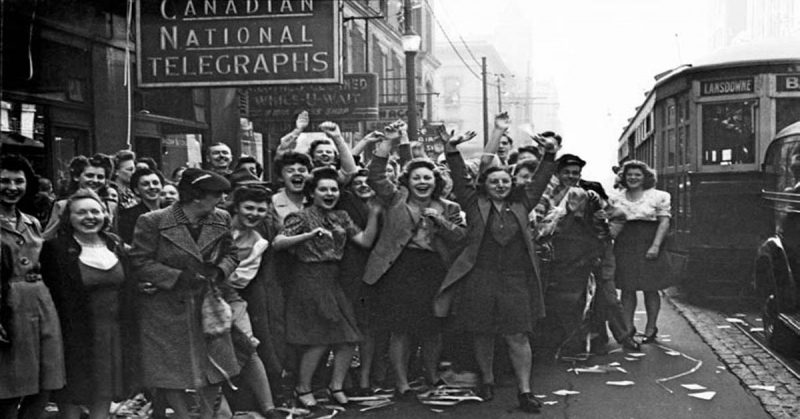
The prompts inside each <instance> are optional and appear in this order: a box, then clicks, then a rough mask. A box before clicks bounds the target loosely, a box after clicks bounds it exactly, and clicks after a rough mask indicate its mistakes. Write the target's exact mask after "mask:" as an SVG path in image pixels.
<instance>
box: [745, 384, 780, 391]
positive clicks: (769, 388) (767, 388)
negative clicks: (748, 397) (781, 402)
mask: <svg viewBox="0 0 800 419" xmlns="http://www.w3.org/2000/svg"><path fill="white" fill-rule="evenodd" d="M750 388H752V389H753V390H766V391H775V386H762V385H758V384H756V385H752V386H750Z"/></svg>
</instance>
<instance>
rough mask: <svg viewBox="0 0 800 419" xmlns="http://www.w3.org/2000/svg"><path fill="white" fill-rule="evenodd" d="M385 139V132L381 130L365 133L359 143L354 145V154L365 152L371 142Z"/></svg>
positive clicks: (374, 142)
mask: <svg viewBox="0 0 800 419" xmlns="http://www.w3.org/2000/svg"><path fill="white" fill-rule="evenodd" d="M381 139H383V133H382V132H380V131H372V132H370V133H369V134H367V135H365V136H364V138H362V139H361V141H359V142H358V144H356V145H355V147H353V151H352V153H353V155H354V156H357V155H359V154H361V153H363V152H364V150H366V149H367V146H368V145H369V144H376V143H377V142H378V141H380V140H381Z"/></svg>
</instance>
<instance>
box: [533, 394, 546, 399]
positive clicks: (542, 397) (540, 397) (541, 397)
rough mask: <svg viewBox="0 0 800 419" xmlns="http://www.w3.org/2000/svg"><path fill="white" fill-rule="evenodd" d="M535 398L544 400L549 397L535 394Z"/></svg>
mask: <svg viewBox="0 0 800 419" xmlns="http://www.w3.org/2000/svg"><path fill="white" fill-rule="evenodd" d="M533 397H536V398H537V399H544V398H546V397H547V396H545V395H544V394H534V395H533Z"/></svg>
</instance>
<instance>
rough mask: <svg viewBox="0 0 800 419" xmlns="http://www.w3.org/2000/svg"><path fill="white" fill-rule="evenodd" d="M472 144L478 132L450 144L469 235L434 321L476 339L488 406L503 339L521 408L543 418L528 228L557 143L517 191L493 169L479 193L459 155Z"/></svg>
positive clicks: (537, 298)
mask: <svg viewBox="0 0 800 419" xmlns="http://www.w3.org/2000/svg"><path fill="white" fill-rule="evenodd" d="M472 137H474V133H470V134H469V135H467V136H466V137H465V136H460V137H456V138H453V139H451V140H449V141H447V143H446V145H445V152H446V153H447V154H446V158H447V164H448V166H450V170H451V171H452V174H453V176H452V177H453V192H454V193H455V195H456V198H457V200H458V201H459V203H461V205H462V207H463V208H464V211H465V212H466V213H467V225H468V233H467V240H466V241H467V244H466V248H464V250H463V251H462V252H461V254H459V255H458V257H457V258H456V260H455V261H454V262H453V265H452V267H451V268H450V270H449V271H448V272H447V276H446V278H445V280H444V282H443V283H442V286H441V287H440V289H439V293H438V294H437V297H436V314H437V315H440V316H448V315H449V316H450V317H451V321H452V323H451V327H452V328H453V329H454V330H456V331H461V332H470V333H472V334H473V335H474V341H473V342H474V345H475V358H476V360H477V362H478V366H479V368H480V370H481V374H482V379H483V384H482V385H481V386H480V387H479V389H478V392H479V395H480V396H481V397H482V398H483V399H484V400H486V401H488V400H491V399H492V398H493V397H494V373H493V362H492V361H493V356H494V339H495V336H496V335H502V336H503V338H504V339H505V341H506V343H507V344H508V350H509V357H510V358H511V362H512V365H513V367H514V374H515V375H516V377H517V386H518V390H519V394H518V400H519V404H520V407H521V408H522V409H523V410H524V411H526V412H538V411H539V409H540V407H541V404H540V403H539V401H538V400H536V398H534V397H533V394H532V393H531V384H530V381H531V377H530V375H531V366H532V363H533V359H532V352H531V346H530V342H529V339H528V336H529V334H530V333H531V332H532V331H533V324H534V322H535V321H536V320H538V319H539V318H541V317H543V316H544V299H543V289H542V281H541V276H540V275H539V270H538V265H539V263H538V260H537V257H536V252H535V251H534V246H533V240H532V237H531V233H530V230H529V229H528V228H527V227H528V214H529V213H530V211H531V210H532V209H533V208H534V206H535V205H536V204H537V203H538V202H539V199H540V198H541V196H542V193H543V192H544V190H545V188H546V187H547V184H548V182H549V180H550V177H551V176H552V174H553V171H554V169H555V165H554V163H553V156H554V154H555V142H547V141H546V140H542V141H543V142H544V145H545V146H546V147H547V148H546V151H547V152H546V154H545V157H544V158H543V159H542V162H541V164H540V165H539V167H538V168H537V169H536V172H535V173H534V175H533V179H532V180H531V181H530V182H529V183H526V184H523V185H516V186H514V185H513V183H512V180H511V175H510V174H509V173H508V172H507V171H505V170H504V169H502V168H501V167H499V166H494V167H490V168H489V169H487V170H486V171H485V172H484V173H483V174H481V175H480V176H479V178H478V184H479V189H475V188H473V187H471V185H469V184H468V183H467V171H466V167H465V164H464V159H463V158H462V157H461V154H460V153H459V151H458V149H457V148H456V146H457V145H458V144H460V143H462V142H464V141H466V140H468V139H470V138H472ZM495 141H496V139H495ZM492 146H493V144H492V142H490V143H489V144H487V148H491V147H492Z"/></svg>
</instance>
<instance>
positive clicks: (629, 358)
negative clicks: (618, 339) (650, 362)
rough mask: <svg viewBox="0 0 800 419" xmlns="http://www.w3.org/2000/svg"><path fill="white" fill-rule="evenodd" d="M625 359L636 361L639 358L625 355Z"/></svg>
mask: <svg viewBox="0 0 800 419" xmlns="http://www.w3.org/2000/svg"><path fill="white" fill-rule="evenodd" d="M625 360H626V361H638V360H639V358H631V357H629V356H626V357H625Z"/></svg>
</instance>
